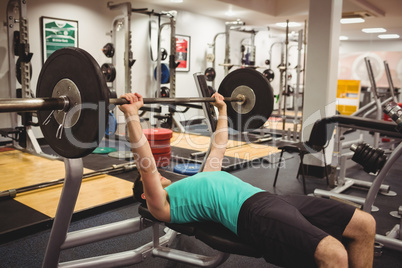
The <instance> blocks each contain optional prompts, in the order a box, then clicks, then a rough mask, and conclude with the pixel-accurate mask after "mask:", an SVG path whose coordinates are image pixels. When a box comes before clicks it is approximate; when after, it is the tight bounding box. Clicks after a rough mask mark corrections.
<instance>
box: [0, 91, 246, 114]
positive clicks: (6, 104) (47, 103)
mask: <svg viewBox="0 0 402 268" xmlns="http://www.w3.org/2000/svg"><path fill="white" fill-rule="evenodd" d="M143 100H144V104H179V103H191V102H214V101H215V98H213V97H192V98H143ZM224 101H225V102H240V103H242V102H245V101H246V100H245V96H244V95H238V96H236V97H225V98H224ZM128 103H129V102H128V101H127V100H126V99H125V98H111V99H109V104H112V105H123V104H128ZM68 107H70V100H69V98H68V97H57V98H24V99H21V98H18V99H16V98H13V99H0V113H9V112H27V111H51V110H66V109H68Z"/></svg>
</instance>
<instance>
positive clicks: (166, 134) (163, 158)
mask: <svg viewBox="0 0 402 268" xmlns="http://www.w3.org/2000/svg"><path fill="white" fill-rule="evenodd" d="M143 131H144V135H145V137H146V138H147V140H148V142H149V145H150V146H151V151H152V154H153V156H154V158H155V162H156V166H157V167H166V166H169V165H170V159H171V149H170V139H171V138H172V136H173V131H171V130H170V129H166V128H149V129H144V130H143Z"/></svg>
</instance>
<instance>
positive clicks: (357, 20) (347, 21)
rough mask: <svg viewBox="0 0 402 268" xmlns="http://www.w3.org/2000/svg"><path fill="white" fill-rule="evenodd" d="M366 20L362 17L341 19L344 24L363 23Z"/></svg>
mask: <svg viewBox="0 0 402 268" xmlns="http://www.w3.org/2000/svg"><path fill="white" fill-rule="evenodd" d="M364 21H365V20H364V19H362V18H344V19H341V23H342V24H350V23H362V22H364Z"/></svg>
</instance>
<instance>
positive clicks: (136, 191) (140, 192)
mask: <svg viewBox="0 0 402 268" xmlns="http://www.w3.org/2000/svg"><path fill="white" fill-rule="evenodd" d="M159 176H160V182H161V185H162V187H163V188H165V187H167V186H169V185H170V184H172V182H171V181H170V180H168V179H166V178H165V177H163V176H162V175H161V174H159ZM133 195H134V199H135V200H137V201H138V202H140V203H141V204H142V205H143V206H147V202H146V197H145V194H144V184H143V182H142V179H141V176H140V175H138V177H137V178H136V179H135V181H134V187H133Z"/></svg>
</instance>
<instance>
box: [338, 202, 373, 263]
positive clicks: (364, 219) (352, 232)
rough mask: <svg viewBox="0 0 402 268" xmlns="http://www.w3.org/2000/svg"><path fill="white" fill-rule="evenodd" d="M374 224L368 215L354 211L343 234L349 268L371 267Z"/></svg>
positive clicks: (371, 217)
mask: <svg viewBox="0 0 402 268" xmlns="http://www.w3.org/2000/svg"><path fill="white" fill-rule="evenodd" d="M375 232H376V222H375V220H374V218H373V216H371V215H370V214H369V213H366V212H364V211H361V210H357V209H356V211H355V213H354V214H353V217H352V219H351V220H350V222H349V224H348V225H347V226H346V228H345V231H344V232H343V237H344V238H346V239H347V241H346V242H347V246H346V250H347V251H348V255H349V265H350V267H372V266H373V255H374V240H375Z"/></svg>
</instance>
